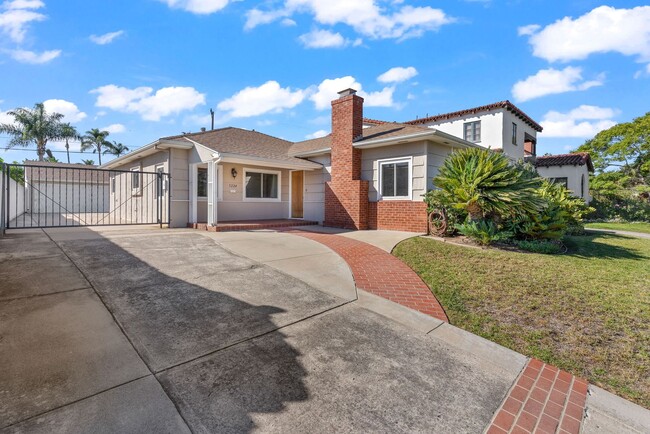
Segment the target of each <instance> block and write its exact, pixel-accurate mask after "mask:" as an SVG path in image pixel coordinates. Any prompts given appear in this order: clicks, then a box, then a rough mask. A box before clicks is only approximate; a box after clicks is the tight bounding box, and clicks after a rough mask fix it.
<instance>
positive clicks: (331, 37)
mask: <svg viewBox="0 0 650 434" xmlns="http://www.w3.org/2000/svg"><path fill="white" fill-rule="evenodd" d="M298 39H299V40H300V42H302V44H303V45H304V46H305V47H307V48H342V47H345V46H346V45H349V44H350V43H351V42H350V41H349V40H348V39H345V38H344V37H343V36H342V35H341V34H340V33H338V32H337V33H334V32H331V31H329V30H318V29H314V30H312V31H311V32H309V33H305V34H304V35H300V37H299V38H298Z"/></svg>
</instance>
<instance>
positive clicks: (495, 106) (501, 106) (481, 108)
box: [404, 100, 543, 133]
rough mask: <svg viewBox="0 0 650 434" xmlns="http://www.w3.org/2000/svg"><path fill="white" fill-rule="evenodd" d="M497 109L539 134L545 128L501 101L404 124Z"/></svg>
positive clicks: (508, 103)
mask: <svg viewBox="0 0 650 434" xmlns="http://www.w3.org/2000/svg"><path fill="white" fill-rule="evenodd" d="M497 109H506V110H508V111H511V112H512V113H514V114H515V115H516V116H517V117H519V118H520V119H522V120H523V121H524V122H526V123H527V124H528V125H530V126H531V127H533V128H534V129H535V130H536V131H537V132H540V133H541V132H542V130H543V128H542V126H541V125H540V124H538V123H537V122H535V121H534V120H533V119H532V118H531V117H530V116H528V115H527V114H526V113H524V112H523V111H522V110H521V109H519V108H518V107H517V106H516V105H514V104H513V103H511V102H510V101H508V100H505V101H499V102H495V103H494V104H488V105H483V106H479V107H474V108H469V109H465V110H459V111H456V112H451V113H443V114H439V115H435V116H429V117H426V118H420V119H414V120H412V121H408V122H404V123H405V124H409V125H422V124H427V123H429V122H438V121H443V120H450V119H455V118H459V117H463V116H467V115H473V114H477V113H482V112H487V111H492V110H497Z"/></svg>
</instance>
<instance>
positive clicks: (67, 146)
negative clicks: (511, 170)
mask: <svg viewBox="0 0 650 434" xmlns="http://www.w3.org/2000/svg"><path fill="white" fill-rule="evenodd" d="M65 153H66V154H68V164H70V145H68V139H65Z"/></svg>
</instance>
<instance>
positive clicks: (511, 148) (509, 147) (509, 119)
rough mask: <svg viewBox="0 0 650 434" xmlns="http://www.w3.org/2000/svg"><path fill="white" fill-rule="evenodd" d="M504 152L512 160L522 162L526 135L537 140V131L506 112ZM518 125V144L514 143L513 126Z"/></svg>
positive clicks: (509, 112)
mask: <svg viewBox="0 0 650 434" xmlns="http://www.w3.org/2000/svg"><path fill="white" fill-rule="evenodd" d="M503 118H504V119H503V152H504V153H505V154H506V155H507V156H508V157H510V158H514V159H515V160H521V159H523V158H524V140H525V137H526V134H528V135H529V136H531V137H533V138H535V139H536V138H537V131H535V129H534V128H533V127H531V126H530V125H528V124H527V123H526V122H524V121H523V120H522V119H521V118H519V117H517V116H515V115H514V114H513V113H512V112H511V111H507V110H505V111H504V115H503ZM513 123H514V124H516V125H517V144H516V145H514V144H513V143H512V130H513V125H512V124H513Z"/></svg>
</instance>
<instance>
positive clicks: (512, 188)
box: [433, 148, 545, 221]
mask: <svg viewBox="0 0 650 434" xmlns="http://www.w3.org/2000/svg"><path fill="white" fill-rule="evenodd" d="M433 183H434V185H435V186H436V187H438V188H440V189H442V190H443V191H445V192H446V196H447V197H448V198H449V200H450V202H451V206H453V207H454V208H456V209H459V210H463V211H466V212H467V214H468V216H469V219H470V220H472V221H479V220H483V219H485V218H486V217H488V216H493V217H496V218H501V217H503V216H511V215H514V214H516V213H519V212H531V213H532V212H537V211H539V210H540V209H542V208H543V207H544V205H545V203H544V200H543V199H542V198H541V197H540V196H539V195H538V194H536V189H537V188H538V187H539V186H540V184H541V179H540V178H539V177H537V176H530V173H528V172H527V171H525V170H521V168H518V167H515V166H513V165H512V164H511V162H510V160H508V158H507V157H506V156H504V155H503V154H498V153H496V152H493V151H490V150H488V149H479V148H471V149H464V150H460V151H457V152H454V153H453V154H451V155H450V156H449V157H447V159H445V162H444V164H443V165H442V167H441V168H440V171H439V174H438V176H437V177H436V178H434V180H433Z"/></svg>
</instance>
